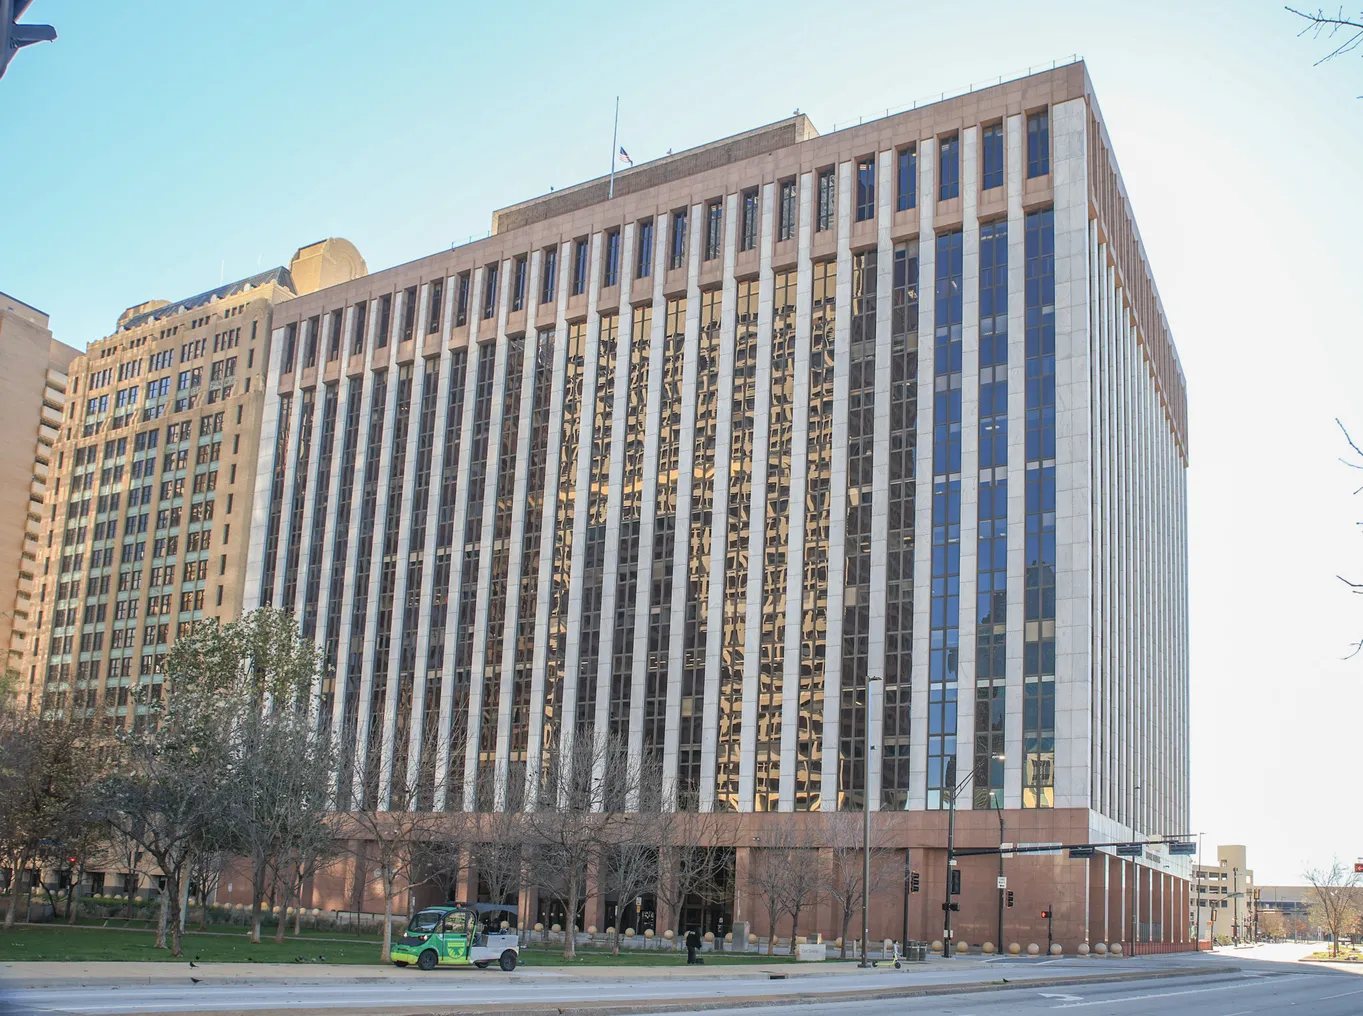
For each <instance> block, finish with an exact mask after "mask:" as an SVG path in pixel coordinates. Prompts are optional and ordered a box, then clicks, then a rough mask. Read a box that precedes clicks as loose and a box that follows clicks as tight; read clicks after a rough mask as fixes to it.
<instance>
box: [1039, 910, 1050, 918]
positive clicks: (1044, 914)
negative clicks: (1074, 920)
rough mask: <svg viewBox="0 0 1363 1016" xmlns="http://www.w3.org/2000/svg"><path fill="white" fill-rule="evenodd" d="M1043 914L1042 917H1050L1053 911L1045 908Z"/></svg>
mask: <svg viewBox="0 0 1363 1016" xmlns="http://www.w3.org/2000/svg"><path fill="white" fill-rule="evenodd" d="M1041 916H1042V917H1050V916H1051V912H1050V911H1049V910H1043V911H1042V912H1041Z"/></svg>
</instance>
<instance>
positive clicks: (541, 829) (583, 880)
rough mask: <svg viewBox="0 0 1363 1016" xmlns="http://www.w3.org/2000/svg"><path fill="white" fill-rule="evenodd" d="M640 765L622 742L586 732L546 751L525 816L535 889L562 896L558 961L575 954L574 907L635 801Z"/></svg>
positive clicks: (582, 897)
mask: <svg viewBox="0 0 1363 1016" xmlns="http://www.w3.org/2000/svg"><path fill="white" fill-rule="evenodd" d="M640 768H641V767H640V764H639V762H638V760H637V759H632V758H631V757H630V754H629V747H628V744H627V743H626V742H625V741H624V740H623V739H622V738H619V737H616V736H615V735H610V734H597V735H593V734H591V733H590V732H588V733H584V734H582V735H580V736H578V737H570V738H569V744H568V745H567V746H566V747H564V746H563V745H561V744H560V745H554V746H553V747H551V748H550V749H549V750H548V751H547V752H546V758H545V765H544V769H543V776H542V783H541V789H540V796H539V801H538V804H537V806H536V808H535V810H534V811H531V812H529V813H528V814H527V815H526V819H525V823H526V830H527V833H528V834H529V835H528V837H527V841H528V843H529V844H530V845H531V846H532V847H533V854H532V862H531V864H532V870H533V871H534V873H535V876H536V880H537V882H538V884H539V886H540V888H541V890H542V891H543V890H548V891H550V892H560V893H562V897H563V901H564V905H565V907H566V908H567V921H566V923H567V928H566V929H565V932H564V937H563V957H564V959H567V960H572V959H575V958H576V956H577V942H576V930H577V908H578V905H579V904H580V903H584V902H586V899H585V897H586V894H587V872H588V870H589V869H590V868H591V866H592V865H593V864H596V863H597V862H598V861H599V859H600V858H601V857H602V854H603V848H605V847H606V846H607V845H609V844H611V843H613V842H614V841H615V840H616V839H617V838H618V837H619V834H620V831H621V830H622V827H623V826H625V825H626V824H627V822H628V815H627V814H626V812H625V811H624V808H625V804H626V802H628V801H632V800H637V799H638V798H637V794H638V789H639V775H640Z"/></svg>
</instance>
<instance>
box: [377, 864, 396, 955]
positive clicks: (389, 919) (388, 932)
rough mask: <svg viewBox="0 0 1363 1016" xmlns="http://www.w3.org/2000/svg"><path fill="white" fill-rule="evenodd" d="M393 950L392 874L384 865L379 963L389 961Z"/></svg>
mask: <svg viewBox="0 0 1363 1016" xmlns="http://www.w3.org/2000/svg"><path fill="white" fill-rule="evenodd" d="M392 952H393V876H392V875H391V874H390V873H389V871H388V867H387V866H386V865H385V866H384V869H383V951H382V952H381V953H379V962H380V963H391V962H392Z"/></svg>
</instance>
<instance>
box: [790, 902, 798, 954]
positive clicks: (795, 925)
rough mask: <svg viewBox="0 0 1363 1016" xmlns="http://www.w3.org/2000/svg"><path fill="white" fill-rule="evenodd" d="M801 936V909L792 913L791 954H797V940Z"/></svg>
mask: <svg viewBox="0 0 1363 1016" xmlns="http://www.w3.org/2000/svg"><path fill="white" fill-rule="evenodd" d="M799 937H800V911H799V910H798V909H797V910H796V911H795V912H794V913H793V914H791V915H790V954H791V955H792V956H794V955H795V942H796V940H797V939H799Z"/></svg>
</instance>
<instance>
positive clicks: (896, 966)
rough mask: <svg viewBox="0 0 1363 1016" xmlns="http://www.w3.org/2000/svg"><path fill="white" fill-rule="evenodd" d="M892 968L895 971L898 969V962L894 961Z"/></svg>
mask: <svg viewBox="0 0 1363 1016" xmlns="http://www.w3.org/2000/svg"><path fill="white" fill-rule="evenodd" d="M894 968H895V969H896V970H898V969H899V961H898V960H895V961H894Z"/></svg>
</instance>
